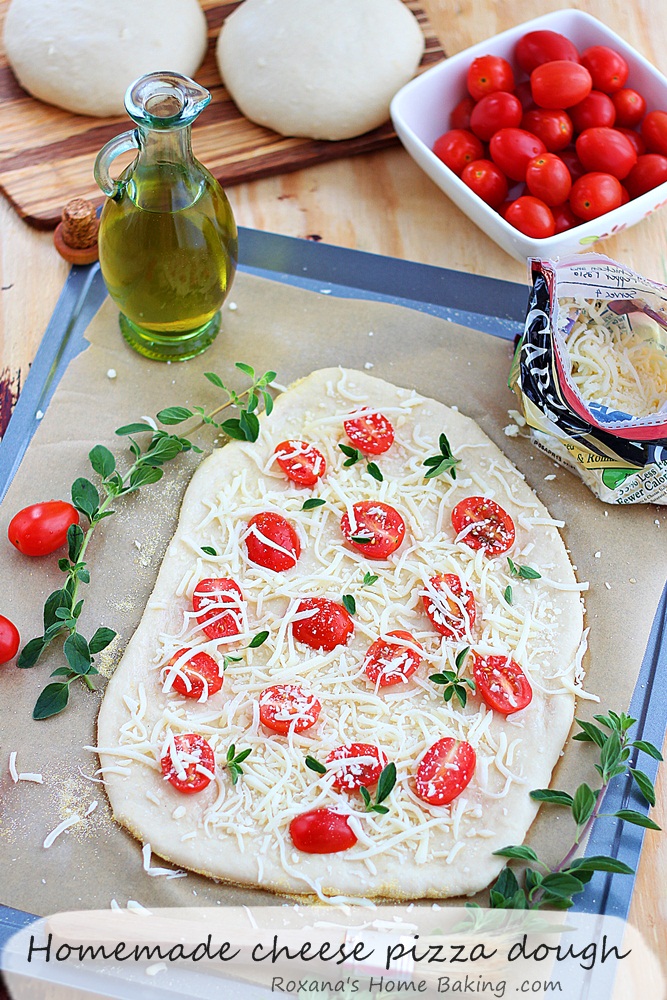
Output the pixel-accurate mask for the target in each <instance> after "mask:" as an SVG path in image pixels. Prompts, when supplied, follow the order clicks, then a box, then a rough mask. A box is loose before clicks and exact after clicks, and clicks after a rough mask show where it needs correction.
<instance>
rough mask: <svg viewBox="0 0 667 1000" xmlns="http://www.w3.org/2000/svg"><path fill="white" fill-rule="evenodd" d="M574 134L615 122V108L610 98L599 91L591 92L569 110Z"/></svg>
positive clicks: (609, 126)
mask: <svg viewBox="0 0 667 1000" xmlns="http://www.w3.org/2000/svg"><path fill="white" fill-rule="evenodd" d="M569 115H570V118H571V119H572V124H573V125H574V129H575V132H583V131H584V129H587V128H596V127H597V126H607V127H608V128H611V126H612V125H613V124H614V122H615V121H616V108H615V107H614V103H613V101H612V99H611V97H608V96H607V95H606V94H603V93H602V91H601V90H591V92H590V94H589V95H588V97H584V99H583V101H580V103H579V104H575V105H574V107H573V108H570V110H569Z"/></svg>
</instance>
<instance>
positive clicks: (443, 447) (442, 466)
mask: <svg viewBox="0 0 667 1000" xmlns="http://www.w3.org/2000/svg"><path fill="white" fill-rule="evenodd" d="M438 447H439V448H440V452H439V453H438V454H436V455H431V456H430V458H427V459H425V460H424V462H423V463H422V464H423V465H425V466H426V467H427V469H428V472H426V473H425V474H424V479H435V477H436V476H440V475H441V474H442V473H443V472H449V474H450V475H451V477H452V479H456V466H457V465H460V464H461V459H460V458H454V455H453V454H452V449H451V446H450V444H449V441H448V440H447V435H446V434H441V435H440V437H439V438H438Z"/></svg>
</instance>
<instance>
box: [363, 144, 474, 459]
mask: <svg viewBox="0 0 667 1000" xmlns="http://www.w3.org/2000/svg"><path fill="white" fill-rule="evenodd" d="M433 152H434V153H435V155H436V156H437V157H438V159H439V160H442V162H443V163H444V164H445V166H447V167H449V169H450V170H453V171H454V173H455V174H456V175H457V177H460V175H461V174H462V172H463V169H464V167H465V166H466V165H467V164H468V163H472V161H473V160H479V159H480V158H481V157H482V156H484V147H483V146H482V144H481V142H480V141H479V139H478V138H477V136H476V135H473V134H472V132H468V131H466V130H464V129H458V128H455V129H451V130H450V131H449V132H445V134H444V135H441V136H438V138H437V139H436V140H435V142H434V143H433ZM373 454H375V452H374V453H373Z"/></svg>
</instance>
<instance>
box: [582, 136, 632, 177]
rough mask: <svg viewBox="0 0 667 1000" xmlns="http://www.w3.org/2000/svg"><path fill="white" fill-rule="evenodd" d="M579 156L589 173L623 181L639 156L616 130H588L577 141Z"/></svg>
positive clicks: (625, 138) (627, 140)
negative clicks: (599, 173) (596, 173)
mask: <svg viewBox="0 0 667 1000" xmlns="http://www.w3.org/2000/svg"><path fill="white" fill-rule="evenodd" d="M576 147H577V156H578V157H579V159H580V160H581V162H582V163H583V165H584V166H585V168H586V170H588V171H596V170H597V171H601V172H602V173H605V174H613V175H614V177H618V179H619V181H622V180H623V178H624V177H627V176H628V174H629V173H630V171H631V170H632V168H633V167H634V165H635V163H636V162H637V154H636V153H635V149H634V146H633V145H632V143H631V142H630V140H629V139H628V138H627V137H626V136H624V135H623V133H622V132H619V131H618V129H615V128H587V129H586V131H585V132H582V133H581V135H580V136H579V138H578V139H577V141H576Z"/></svg>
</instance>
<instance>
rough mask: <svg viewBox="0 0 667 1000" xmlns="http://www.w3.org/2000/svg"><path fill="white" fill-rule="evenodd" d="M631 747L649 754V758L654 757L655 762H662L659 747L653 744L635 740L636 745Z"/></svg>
mask: <svg viewBox="0 0 667 1000" xmlns="http://www.w3.org/2000/svg"><path fill="white" fill-rule="evenodd" d="M630 746H631V747H636V748H637V749H638V750H641V751H642V752H643V753H647V754H648V755H649V757H653V759H654V760H662V759H663V757H662V754H661V753H660V751H659V750H658V748H657V746H655V745H654V744H653V743H647V741H646V740H635V741H634V743H631V744H630Z"/></svg>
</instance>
